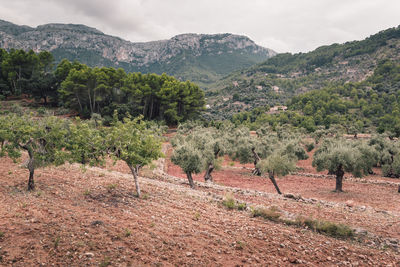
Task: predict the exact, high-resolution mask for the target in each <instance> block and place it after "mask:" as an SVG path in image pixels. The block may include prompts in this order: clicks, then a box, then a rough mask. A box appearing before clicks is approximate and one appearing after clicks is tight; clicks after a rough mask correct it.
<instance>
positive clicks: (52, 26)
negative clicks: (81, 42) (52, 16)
mask: <svg viewBox="0 0 400 267" xmlns="http://www.w3.org/2000/svg"><path fill="white" fill-rule="evenodd" d="M36 30H38V31H52V30H56V31H59V30H67V31H78V32H82V33H92V34H102V35H104V33H103V32H101V31H99V30H97V29H96V28H92V27H88V26H86V25H83V24H62V23H49V24H44V25H39V26H37V27H36Z"/></svg>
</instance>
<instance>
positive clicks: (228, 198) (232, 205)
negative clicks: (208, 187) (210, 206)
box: [222, 193, 247, 210]
mask: <svg viewBox="0 0 400 267" xmlns="http://www.w3.org/2000/svg"><path fill="white" fill-rule="evenodd" d="M222 205H223V206H224V207H226V208H227V209H229V210H245V209H246V207H247V205H246V203H243V202H242V203H240V202H238V201H236V200H235V198H234V197H233V195H232V194H231V193H227V194H225V196H224V200H223V201H222Z"/></svg>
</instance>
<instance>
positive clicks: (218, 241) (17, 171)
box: [0, 158, 400, 266]
mask: <svg viewBox="0 0 400 267" xmlns="http://www.w3.org/2000/svg"><path fill="white" fill-rule="evenodd" d="M162 162H163V160H161V161H159V163H157V167H158V168H156V169H155V171H154V172H151V171H149V170H145V172H144V173H143V175H145V176H147V178H145V177H141V178H140V183H141V184H142V186H143V195H144V197H142V198H137V197H135V195H134V193H133V192H134V191H135V189H134V183H133V180H132V177H131V174H129V172H130V171H129V169H128V168H127V166H125V164H122V163H121V162H118V163H117V165H116V166H111V165H110V166H108V167H107V169H100V168H89V169H88V170H87V171H86V172H82V169H81V167H80V166H79V165H69V164H67V165H63V166H60V167H58V168H53V167H51V168H44V169H40V170H38V171H37V177H38V178H37V183H36V184H37V189H36V191H34V192H31V193H29V192H26V191H25V190H26V188H25V187H26V179H27V178H26V176H27V171H26V170H25V169H22V168H21V167H20V166H19V165H18V164H15V163H13V162H12V161H11V160H10V159H9V158H0V184H1V187H0V204H1V205H2V207H5V208H4V209H1V210H0V215H1V216H0V218H1V219H0V233H1V236H0V246H1V248H0V264H1V265H4V266H16V265H18V266H33V265H35V266H38V265H79V266H130V265H151V266H153V265H157V266H164V265H165V266H171V265H179V266H193V265H212V266H237V265H240V266H243V265H251V266H265V265H270V266H282V265H285V266H288V265H291V264H300V265H299V266H320V265H343V266H357V265H361V266H362V265H372V266H396V265H398V264H399V263H400V256H399V252H398V249H399V247H398V245H399V239H398V238H399V237H400V236H399V225H398V221H399V216H400V215H399V205H398V197H397V195H396V194H397V193H396V192H395V189H396V187H395V186H396V184H395V183H393V182H388V181H386V180H385V179H384V178H381V177H378V176H370V177H366V178H365V179H362V181H357V180H354V179H353V180H352V179H348V180H347V179H346V181H345V184H346V188H348V189H349V192H347V193H345V194H341V195H338V194H335V193H332V192H331V191H330V190H329V189H330V188H331V187H332V185H333V183H334V182H333V180H328V179H321V177H320V178H318V177H317V176H318V175H316V174H312V175H311V174H310V175H308V174H307V175H308V176H296V175H291V176H290V177H287V178H285V179H280V180H279V183H280V184H281V185H282V188H283V189H284V190H285V192H290V193H292V194H293V195H292V196H294V198H291V197H286V196H285V197H282V196H278V195H277V194H276V193H275V192H274V193H272V192H273V188H272V185H271V184H270V183H268V182H267V181H266V180H265V179H262V178H260V177H250V176H249V174H248V172H249V170H248V169H246V168H244V166H240V165H239V164H238V163H235V166H236V167H235V166H228V165H226V164H224V167H223V169H222V170H220V171H218V172H217V173H216V174H215V178H216V183H215V184H205V183H200V182H197V185H198V190H193V189H190V188H189V187H188V185H187V182H186V179H185V178H179V177H184V174H183V176H182V173H178V174H177V175H178V176H179V177H174V176H171V175H167V174H165V173H164V172H163V169H165V170H166V171H168V172H174V173H176V171H173V170H174V169H175V170H176V166H173V165H171V164H170V163H169V162H167V164H166V165H165V166H164V165H163V164H162ZM301 166H302V167H304V169H305V170H306V171H310V172H314V171H313V170H311V169H310V168H311V167H310V161H305V162H303V163H302V165H301ZM224 173H225V175H224ZM228 176H231V177H233V179H226V177H228ZM224 177H225V178H224ZM196 180H198V181H199V180H201V175H199V176H198V177H196ZM232 184H235V186H237V187H232ZM299 184H301V186H299ZM253 188H256V190H259V191H256V190H254V189H253ZM227 192H231V194H232V195H234V197H235V198H236V200H238V201H240V202H241V203H246V204H247V205H248V208H247V209H246V210H242V211H240V210H233V209H227V208H226V207H224V206H223V205H222V204H221V203H222V200H223V199H224V198H225V197H226V196H227ZM300 194H301V195H302V196H303V197H302V196H300ZM287 196H289V195H287ZM382 197H383V198H382ZM250 206H252V207H266V208H268V209H271V210H274V211H275V213H277V214H281V216H282V218H291V219H293V218H295V216H298V218H310V217H312V218H316V219H319V220H322V219H324V220H330V221H334V222H338V223H345V224H347V225H350V226H352V227H355V229H357V235H356V236H355V237H354V239H351V240H347V239H343V240H341V239H337V238H333V237H329V236H326V235H322V234H320V233H316V232H313V231H312V229H309V228H307V227H306V228H301V227H297V226H294V225H292V226H290V225H286V224H285V223H283V222H282V221H272V220H271V221H270V220H268V219H267V220H265V219H262V218H254V217H252V215H251V211H250ZM282 220H283V219H282Z"/></svg>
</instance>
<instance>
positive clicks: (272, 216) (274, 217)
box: [251, 206, 281, 222]
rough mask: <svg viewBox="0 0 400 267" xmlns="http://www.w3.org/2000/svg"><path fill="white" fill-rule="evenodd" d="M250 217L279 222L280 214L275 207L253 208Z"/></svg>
mask: <svg viewBox="0 0 400 267" xmlns="http://www.w3.org/2000/svg"><path fill="white" fill-rule="evenodd" d="M251 215H252V216H253V217H262V218H263V219H266V220H269V221H273V222H279V221H280V217H281V213H280V212H279V210H278V208H277V207H275V206H272V207H269V208H268V209H265V208H253V209H252V211H251Z"/></svg>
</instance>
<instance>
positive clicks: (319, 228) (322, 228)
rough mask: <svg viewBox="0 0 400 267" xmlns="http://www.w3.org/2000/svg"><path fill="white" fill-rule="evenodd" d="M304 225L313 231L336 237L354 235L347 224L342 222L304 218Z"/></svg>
mask: <svg viewBox="0 0 400 267" xmlns="http://www.w3.org/2000/svg"><path fill="white" fill-rule="evenodd" d="M304 225H305V226H307V227H308V228H310V229H311V230H313V231H315V232H318V233H321V234H325V235H328V236H332V237H336V238H350V237H353V236H354V232H353V230H352V229H351V228H350V227H349V226H347V225H344V224H336V223H333V222H326V221H320V220H312V219H305V220H304Z"/></svg>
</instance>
